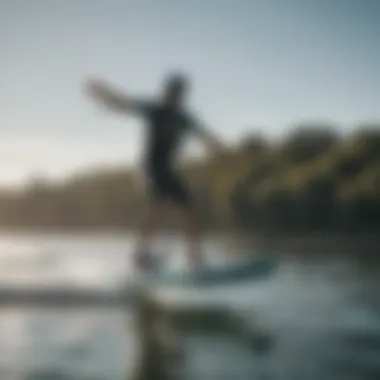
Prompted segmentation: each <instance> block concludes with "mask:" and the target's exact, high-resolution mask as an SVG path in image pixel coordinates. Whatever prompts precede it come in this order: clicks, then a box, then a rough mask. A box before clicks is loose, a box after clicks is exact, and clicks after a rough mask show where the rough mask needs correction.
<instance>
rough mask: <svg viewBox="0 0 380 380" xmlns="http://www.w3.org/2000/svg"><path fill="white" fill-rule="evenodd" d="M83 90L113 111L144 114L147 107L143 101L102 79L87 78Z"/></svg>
mask: <svg viewBox="0 0 380 380" xmlns="http://www.w3.org/2000/svg"><path fill="white" fill-rule="evenodd" d="M85 90H86V93H87V94H88V95H89V96H91V97H92V98H93V99H95V100H96V101H97V102H99V103H101V104H103V105H104V106H106V107H107V108H109V109H111V110H113V111H117V112H126V113H129V112H131V113H142V114H144V113H145V112H146V111H147V109H146V108H148V105H147V104H145V103H144V102H140V101H137V100H135V99H132V98H130V97H129V96H128V95H125V94H123V93H122V92H121V91H119V90H116V89H115V88H112V87H111V86H110V85H108V84H107V83H105V82H103V81H99V80H89V81H87V83H86V84H85Z"/></svg>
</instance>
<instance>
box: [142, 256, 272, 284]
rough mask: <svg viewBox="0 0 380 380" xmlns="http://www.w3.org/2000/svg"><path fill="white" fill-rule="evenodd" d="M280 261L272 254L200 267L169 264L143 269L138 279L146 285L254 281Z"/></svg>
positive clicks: (270, 270)
mask: <svg viewBox="0 0 380 380" xmlns="http://www.w3.org/2000/svg"><path fill="white" fill-rule="evenodd" d="M276 264H277V262H276V260H275V259H274V258H272V257H270V256H266V257H265V256H264V257H260V258H251V259H244V260H238V261H235V262H230V263H223V264H213V265H210V264H208V265H206V266H204V267H202V268H200V269H196V270H195V269H193V270H190V269H185V268H183V269H182V268H181V269H179V268H177V269H174V268H173V269H172V268H170V269H169V268H166V267H165V266H162V265H161V266H159V267H158V268H157V269H156V270H155V271H151V272H149V273H140V274H139V275H138V276H137V278H136V279H135V280H136V281H137V282H138V283H140V284H145V285H157V286H160V285H171V286H185V285H186V286H212V285H214V286H217V285H225V284H228V283H236V282H240V281H253V280H258V279H263V278H266V277H268V276H269V275H270V274H271V273H272V272H273V271H274V269H275V268H276V266H277V265H276Z"/></svg>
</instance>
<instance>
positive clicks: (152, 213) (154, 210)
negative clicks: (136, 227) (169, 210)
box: [135, 201, 163, 269]
mask: <svg viewBox="0 0 380 380" xmlns="http://www.w3.org/2000/svg"><path fill="white" fill-rule="evenodd" d="M162 209H163V204H162V203H161V202H159V201H154V202H153V203H152V204H151V205H150V206H149V209H148V214H147V217H146V219H145V220H144V222H143V225H142V228H141V230H140V236H139V238H138V242H137V253H136V257H135V262H136V265H137V266H138V267H140V268H143V269H144V268H146V267H151V266H152V265H153V262H152V258H151V253H150V245H151V242H152V238H153V236H154V234H155V232H156V230H157V227H158V225H159V222H160V221H161V217H162Z"/></svg>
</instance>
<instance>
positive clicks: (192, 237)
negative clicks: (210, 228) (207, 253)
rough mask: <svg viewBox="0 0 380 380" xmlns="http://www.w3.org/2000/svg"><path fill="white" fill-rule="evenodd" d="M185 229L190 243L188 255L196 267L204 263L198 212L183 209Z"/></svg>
mask: <svg viewBox="0 0 380 380" xmlns="http://www.w3.org/2000/svg"><path fill="white" fill-rule="evenodd" d="M183 217H184V222H185V225H184V230H185V235H186V239H187V244H188V249H189V251H188V252H189V253H188V255H189V256H188V257H189V261H190V262H191V265H192V266H193V267H195V268H197V267H199V266H201V265H202V263H203V255H202V248H201V230H200V225H199V221H198V217H197V215H196V212H194V211H193V210H190V209H186V210H184V211H183Z"/></svg>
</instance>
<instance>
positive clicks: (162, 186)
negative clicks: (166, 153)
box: [148, 168, 192, 207]
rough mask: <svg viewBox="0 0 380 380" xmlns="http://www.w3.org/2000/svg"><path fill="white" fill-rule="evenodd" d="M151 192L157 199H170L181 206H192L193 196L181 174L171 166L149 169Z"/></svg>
mask: <svg viewBox="0 0 380 380" xmlns="http://www.w3.org/2000/svg"><path fill="white" fill-rule="evenodd" d="M148 185H149V187H150V189H149V190H150V194H151V195H152V197H153V199H155V200H169V201H173V202H175V203H177V204H179V205H181V206H185V207H187V206H190V205H191V204H192V197H191V194H190V191H189V189H188V187H187V185H186V183H185V181H184V180H183V179H182V178H181V176H180V175H179V174H178V173H176V172H175V171H174V170H172V169H170V168H159V169H158V168H155V169H153V170H152V169H151V170H149V171H148Z"/></svg>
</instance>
